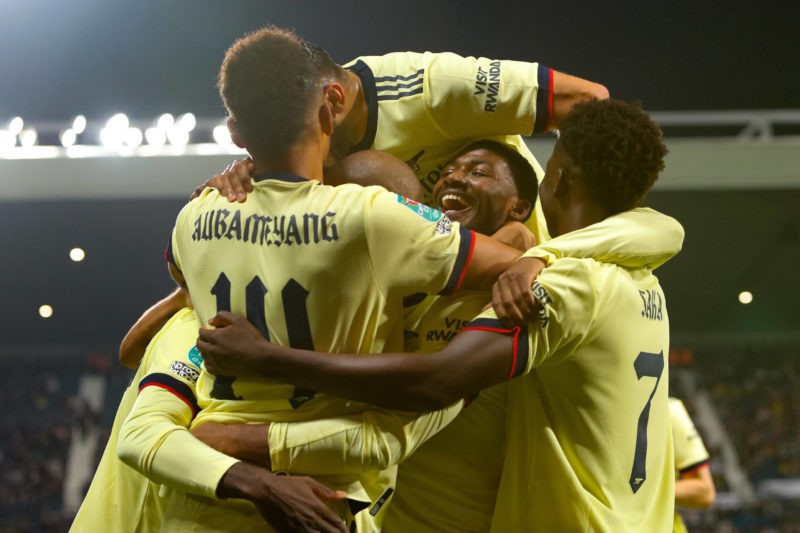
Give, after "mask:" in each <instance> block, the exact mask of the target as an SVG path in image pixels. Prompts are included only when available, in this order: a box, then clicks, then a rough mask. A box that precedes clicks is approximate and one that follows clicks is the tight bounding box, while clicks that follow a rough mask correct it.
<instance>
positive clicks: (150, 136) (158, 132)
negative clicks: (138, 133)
mask: <svg viewBox="0 0 800 533" xmlns="http://www.w3.org/2000/svg"><path fill="white" fill-rule="evenodd" d="M144 138H145V139H147V144H149V145H150V146H164V145H165V144H166V143H167V132H166V131H164V130H162V129H161V128H157V127H156V128H147V129H146V130H144Z"/></svg>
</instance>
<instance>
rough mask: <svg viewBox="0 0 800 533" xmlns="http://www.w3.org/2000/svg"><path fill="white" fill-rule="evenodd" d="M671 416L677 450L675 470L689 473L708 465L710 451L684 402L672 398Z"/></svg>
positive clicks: (670, 400) (670, 405) (670, 403)
mask: <svg viewBox="0 0 800 533" xmlns="http://www.w3.org/2000/svg"><path fill="white" fill-rule="evenodd" d="M669 414H670V420H671V421H672V438H673V441H674V448H675V469H676V470H677V471H678V472H687V471H690V470H693V469H695V468H697V467H698V466H700V465H703V464H705V463H707V462H708V459H709V456H708V451H707V450H706V447H705V445H704V444H703V439H701V438H700V434H699V433H698V432H697V428H695V426H694V423H693V422H692V419H691V418H690V417H689V413H688V412H686V407H685V406H684V405H683V402H682V401H680V400H678V399H677V398H670V399H669Z"/></svg>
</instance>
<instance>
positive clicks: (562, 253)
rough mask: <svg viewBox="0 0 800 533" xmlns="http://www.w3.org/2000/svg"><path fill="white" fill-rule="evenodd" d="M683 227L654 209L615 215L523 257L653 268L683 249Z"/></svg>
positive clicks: (539, 247)
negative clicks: (586, 258) (583, 259)
mask: <svg viewBox="0 0 800 533" xmlns="http://www.w3.org/2000/svg"><path fill="white" fill-rule="evenodd" d="M683 237H684V231H683V226H681V224H680V223H679V222H678V221H677V220H675V219H674V218H672V217H670V216H667V215H664V214H663V213H659V212H658V211H655V210H653V209H647V208H637V209H632V210H629V211H624V212H622V213H618V214H616V215H613V216H611V217H608V218H606V219H605V220H602V221H601V222H598V223H597V224H592V225H591V226H587V227H585V228H582V229H579V230H576V231H572V232H570V233H565V234H564V235H560V236H559V237H556V238H555V239H552V240H550V241H547V242H545V243H542V244H540V245H538V246H536V247H534V248H531V249H530V250H528V251H527V252H525V253H524V254H523V257H542V258H546V259H547V260H549V261H552V260H554V259H558V258H560V257H577V258H585V257H591V258H593V259H596V260H598V261H602V262H606V263H613V264H616V265H620V266H623V267H627V268H642V267H648V268H656V267H658V266H660V265H662V264H663V263H665V262H666V261H668V260H669V259H670V258H671V257H673V256H674V255H675V254H677V253H678V252H679V251H680V250H681V247H682V246H683Z"/></svg>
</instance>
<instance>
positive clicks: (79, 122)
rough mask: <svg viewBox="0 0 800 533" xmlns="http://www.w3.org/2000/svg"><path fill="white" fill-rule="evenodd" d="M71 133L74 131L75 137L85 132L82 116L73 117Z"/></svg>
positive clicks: (84, 121)
mask: <svg viewBox="0 0 800 533" xmlns="http://www.w3.org/2000/svg"><path fill="white" fill-rule="evenodd" d="M72 131H74V132H75V134H76V135H80V134H81V133H83V132H84V131H86V117H84V116H83V115H78V116H77V117H75V118H74V119H73V120H72Z"/></svg>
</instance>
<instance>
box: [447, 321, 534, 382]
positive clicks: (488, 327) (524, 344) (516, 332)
mask: <svg viewBox="0 0 800 533" xmlns="http://www.w3.org/2000/svg"><path fill="white" fill-rule="evenodd" d="M468 330H476V331H490V332H492V333H499V334H501V335H506V336H507V337H513V338H514V348H513V352H514V353H513V355H512V356H511V370H510V371H509V373H508V379H511V378H515V377H517V376H520V375H522V374H523V373H524V372H525V369H526V368H527V367H528V358H529V352H528V350H529V347H528V328H521V327H519V326H514V327H513V328H507V327H505V326H504V325H503V324H501V323H500V321H499V320H497V319H496V318H476V319H475V320H473V321H472V322H470V323H469V324H467V325H466V326H464V329H462V330H461V331H468Z"/></svg>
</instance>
